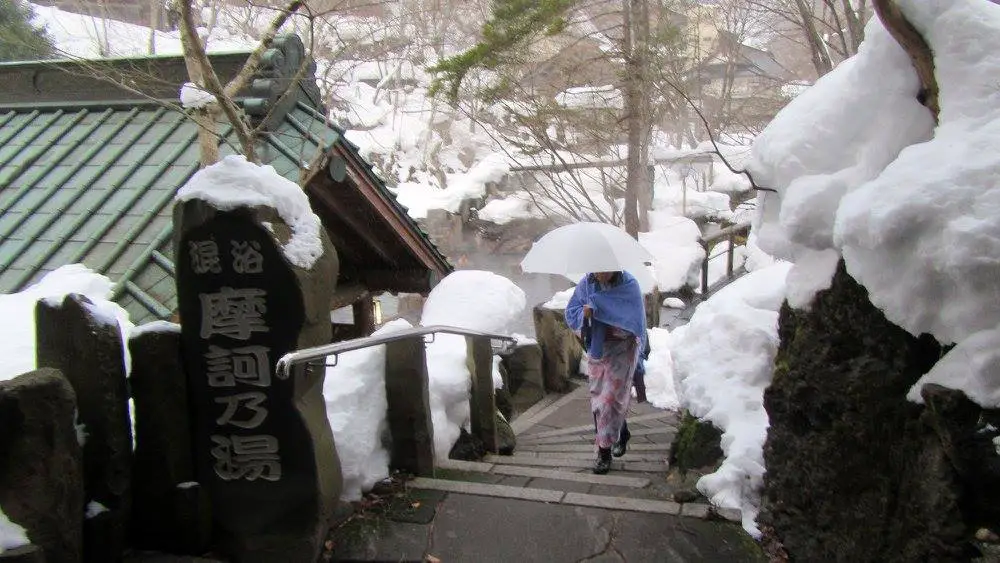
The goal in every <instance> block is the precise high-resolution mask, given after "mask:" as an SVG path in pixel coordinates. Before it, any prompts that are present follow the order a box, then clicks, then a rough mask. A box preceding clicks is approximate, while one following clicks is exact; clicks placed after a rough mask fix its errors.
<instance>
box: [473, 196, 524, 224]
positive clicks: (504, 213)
mask: <svg viewBox="0 0 1000 563" xmlns="http://www.w3.org/2000/svg"><path fill="white" fill-rule="evenodd" d="M476 215H477V216H478V217H479V218H480V219H482V220H484V221H490V222H491V223H496V224H497V225H506V224H507V223H510V222H511V221H514V220H516V219H530V218H532V217H535V216H537V213H535V212H534V211H533V207H532V206H531V202H530V201H529V200H528V199H527V196H521V195H513V196H509V197H505V198H502V199H491V200H490V201H488V202H486V205H484V206H483V208H482V209H480V210H479V211H477V212H476Z"/></svg>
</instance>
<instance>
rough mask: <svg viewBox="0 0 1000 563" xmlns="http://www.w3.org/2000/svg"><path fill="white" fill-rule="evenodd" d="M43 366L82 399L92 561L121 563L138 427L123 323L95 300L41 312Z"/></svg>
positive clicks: (76, 299)
mask: <svg viewBox="0 0 1000 563" xmlns="http://www.w3.org/2000/svg"><path fill="white" fill-rule="evenodd" d="M35 326H36V334H37V341H38V346H37V349H36V354H37V360H38V366H39V367H51V368H55V369H58V370H60V371H61V372H62V373H63V375H64V376H65V377H66V379H68V380H69V382H70V384H71V385H72V386H73V390H74V391H75V392H76V401H77V408H78V409H79V422H80V424H81V425H82V428H83V433H84V435H85V441H84V443H83V474H84V489H85V492H86V496H87V511H86V512H87V518H86V520H85V522H84V560H85V561H93V562H95V563H110V562H114V561H118V560H120V559H121V557H122V553H123V552H124V549H125V543H126V537H127V533H128V526H129V516H130V512H131V486H132V425H131V422H130V420H129V412H128V398H129V397H128V384H127V382H126V380H125V363H124V347H123V344H122V336H121V329H120V328H119V326H118V322H117V320H115V319H114V318H109V317H107V316H105V315H102V314H99V313H97V312H96V309H95V308H94V306H93V304H92V303H91V301H90V300H89V299H87V298H86V297H84V296H82V295H68V296H66V297H65V298H64V299H63V300H62V302H50V301H46V300H42V301H39V302H38V305H37V306H36V309H35Z"/></svg>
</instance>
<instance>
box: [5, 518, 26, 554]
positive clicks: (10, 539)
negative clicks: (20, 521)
mask: <svg viewBox="0 0 1000 563" xmlns="http://www.w3.org/2000/svg"><path fill="white" fill-rule="evenodd" d="M30 543H31V542H30V541H28V535H27V534H26V533H25V530H24V528H22V527H21V526H18V525H17V524H15V523H14V522H11V520H10V518H8V517H7V515H6V514H4V512H3V508H0V555H2V554H3V552H4V551H7V550H8V549H15V548H18V547H22V546H25V545H28V544H30Z"/></svg>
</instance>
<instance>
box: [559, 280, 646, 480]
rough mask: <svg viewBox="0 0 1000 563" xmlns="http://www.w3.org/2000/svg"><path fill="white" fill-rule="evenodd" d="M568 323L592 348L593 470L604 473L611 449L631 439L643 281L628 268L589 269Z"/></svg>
mask: <svg viewBox="0 0 1000 563" xmlns="http://www.w3.org/2000/svg"><path fill="white" fill-rule="evenodd" d="M566 324H568V325H569V327H570V329H572V330H573V331H575V332H576V333H577V334H578V335H579V336H580V337H581V338H582V339H583V341H584V348H585V349H586V352H587V376H588V380H589V383H590V410H591V412H592V413H593V415H594V430H595V439H594V442H595V445H596V447H597V462H596V463H595V464H594V473H597V474H604V473H607V472H608V470H609V469H611V456H612V453H613V454H614V455H615V456H616V457H620V456H622V455H624V454H625V449H626V446H627V443H628V439H629V433H628V427H627V426H626V425H625V416H626V415H627V414H628V407H629V401H630V399H631V398H632V393H631V390H632V378H633V374H634V373H635V369H636V366H637V364H638V362H639V355H640V352H641V351H642V350H643V348H644V347H645V338H646V309H645V306H644V304H643V299H642V291H640V289H639V283H638V282H637V281H636V279H635V278H634V277H632V275H631V274H629V273H628V272H596V273H591V274H587V275H586V276H584V278H583V279H582V280H580V283H579V284H577V286H576V290H575V291H574V292H573V297H571V298H570V301H569V305H567V307H566Z"/></svg>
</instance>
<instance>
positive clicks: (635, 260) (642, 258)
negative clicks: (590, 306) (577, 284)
mask: <svg viewBox="0 0 1000 563" xmlns="http://www.w3.org/2000/svg"><path fill="white" fill-rule="evenodd" d="M652 260H653V257H652V255H650V254H649V252H648V251H647V250H646V249H645V248H643V246H642V245H641V244H639V242H638V241H637V240H635V239H634V238H632V237H630V236H629V235H628V233H626V232H625V231H623V230H621V229H620V228H618V227H615V226H614V225H609V224H607V223H591V222H583V223H573V224H570V225H565V226H562V227H559V228H557V229H554V230H552V231H550V232H548V233H546V234H545V235H544V236H543V237H542V238H540V239H538V241H537V242H535V244H533V245H531V250H529V251H528V254H527V256H525V257H524V260H522V261H521V269H522V270H524V271H525V272H535V273H540V274H562V275H564V276H568V277H574V276H575V279H574V281H579V280H580V278H581V277H582V275H583V273H587V272H615V271H618V270H625V271H627V272H628V273H630V274H632V275H633V276H635V278H636V280H638V281H639V285H640V286H641V287H642V290H643V291H649V290H650V289H652V288H653V286H654V285H655V280H654V279H653V276H652V274H650V273H649V270H648V269H647V268H646V263H647V262H652Z"/></svg>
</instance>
